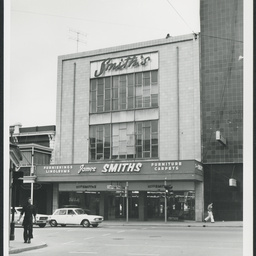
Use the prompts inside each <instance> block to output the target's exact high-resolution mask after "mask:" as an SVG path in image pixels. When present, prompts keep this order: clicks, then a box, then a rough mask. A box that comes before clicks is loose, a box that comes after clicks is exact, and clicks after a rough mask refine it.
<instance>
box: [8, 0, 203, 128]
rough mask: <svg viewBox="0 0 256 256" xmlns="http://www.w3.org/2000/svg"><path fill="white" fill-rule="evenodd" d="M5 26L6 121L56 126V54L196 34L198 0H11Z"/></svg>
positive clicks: (29, 125) (197, 29) (197, 26)
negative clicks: (7, 94)
mask: <svg viewBox="0 0 256 256" xmlns="http://www.w3.org/2000/svg"><path fill="white" fill-rule="evenodd" d="M9 24H10V25H9V38H10V39H9V42H10V44H9V49H8V54H9V73H10V74H9V79H8V80H9V83H8V84H7V85H5V87H6V89H7V90H9V98H10V99H9V101H8V105H7V109H8V119H9V125H14V124H16V123H21V125H22V127H31V126H44V125H56V90H57V59H58V56H60V55H65V54H71V53H76V52H77V51H78V52H84V51H90V50H96V49H101V48H107V47H112V46H119V45H125V44H130V43H137V42H143V41H148V40H154V39H160V38H165V36H166V35H167V33H169V34H170V35H171V36H178V35H184V34H191V33H193V32H199V31H200V22H199V0H129V1H128V0H107V1H106V0H11V1H10V6H9ZM77 32H79V33H80V36H79V41H80V43H78V44H77V41H76V39H77Z"/></svg>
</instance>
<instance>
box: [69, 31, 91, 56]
mask: <svg viewBox="0 0 256 256" xmlns="http://www.w3.org/2000/svg"><path fill="white" fill-rule="evenodd" d="M69 33H73V34H75V35H74V36H73V37H69V39H71V40H74V41H76V52H78V43H83V44H86V41H85V37H86V36H87V35H86V34H84V33H83V32H82V31H79V30H75V29H72V28H70V29H69Z"/></svg>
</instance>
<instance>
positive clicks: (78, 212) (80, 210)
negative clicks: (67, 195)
mask: <svg viewBox="0 0 256 256" xmlns="http://www.w3.org/2000/svg"><path fill="white" fill-rule="evenodd" d="M74 211H75V212H76V213H77V214H86V212H85V211H84V210H83V209H75V210H74Z"/></svg>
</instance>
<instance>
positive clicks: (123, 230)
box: [117, 230, 125, 233]
mask: <svg viewBox="0 0 256 256" xmlns="http://www.w3.org/2000/svg"><path fill="white" fill-rule="evenodd" d="M123 232H125V230H121V231H118V232H117V233H123Z"/></svg>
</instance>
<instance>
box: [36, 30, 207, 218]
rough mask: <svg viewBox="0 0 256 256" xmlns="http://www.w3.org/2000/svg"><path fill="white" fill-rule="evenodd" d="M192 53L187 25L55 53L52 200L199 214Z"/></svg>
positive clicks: (195, 59) (137, 214) (42, 169)
mask: <svg viewBox="0 0 256 256" xmlns="http://www.w3.org/2000/svg"><path fill="white" fill-rule="evenodd" d="M199 60H200V58H199V36H198V35H194V34H191V35H184V36H178V37H170V38H166V39H165V38H164V39H160V40H154V41H148V42H143V43H136V44H130V45H125V46H119V47H112V48H107V49H101V50H96V51H89V52H83V53H77V54H71V55H65V56H60V57H59V62H58V90H57V124H56V139H55V164H54V165H41V166H37V168H36V175H37V180H38V182H41V183H51V184H52V186H53V205H52V206H53V209H55V208H57V207H60V206H64V205H77V206H80V207H82V208H89V209H90V210H91V211H92V212H93V213H98V214H101V215H103V216H104V218H105V219H119V218H125V217H127V215H129V218H133V219H139V220H147V219H163V218H164V213H165V212H166V211H167V212H168V218H170V219H172V218H179V219H192V220H202V218H203V215H204V200H203V195H204V191H203V187H204V186H203V168H202V164H201V108H200V107H201V106H200V72H199V67H200V65H199ZM165 185H171V186H172V187H173V188H172V189H173V193H171V195H168V197H167V206H166V205H165V187H164V186H165Z"/></svg>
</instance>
